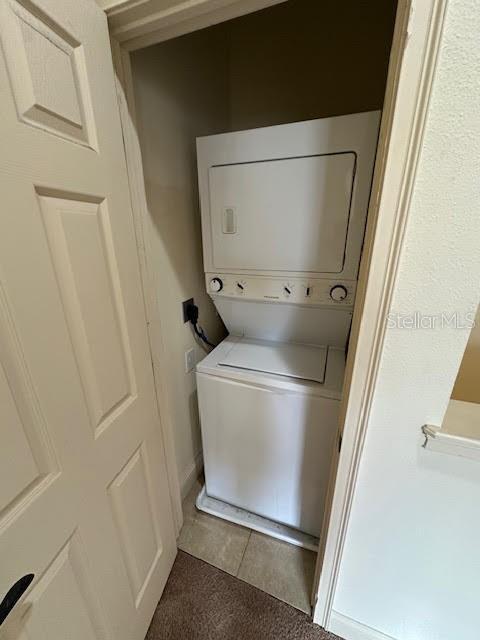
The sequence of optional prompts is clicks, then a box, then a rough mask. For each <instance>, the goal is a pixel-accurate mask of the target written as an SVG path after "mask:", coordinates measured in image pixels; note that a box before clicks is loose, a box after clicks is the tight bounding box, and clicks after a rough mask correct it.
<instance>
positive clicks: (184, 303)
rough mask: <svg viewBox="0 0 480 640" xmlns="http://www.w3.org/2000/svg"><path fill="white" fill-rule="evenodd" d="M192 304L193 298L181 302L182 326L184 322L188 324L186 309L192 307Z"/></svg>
mask: <svg viewBox="0 0 480 640" xmlns="http://www.w3.org/2000/svg"><path fill="white" fill-rule="evenodd" d="M192 304H195V303H194V300H193V298H190V299H189V300H184V302H182V312H183V322H184V324H185V322H188V316H187V309H188V307H190V306H192Z"/></svg>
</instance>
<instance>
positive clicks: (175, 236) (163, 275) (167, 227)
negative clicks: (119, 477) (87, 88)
mask: <svg viewBox="0 0 480 640" xmlns="http://www.w3.org/2000/svg"><path fill="white" fill-rule="evenodd" d="M207 37H208V46H206V43H207ZM223 48H224V42H223V36H222V34H214V33H209V34H206V33H204V32H203V33H202V32H199V33H197V34H194V35H193V36H190V37H189V38H187V39H183V40H172V41H171V42H168V43H166V44H164V45H163V46H162V47H161V48H159V47H152V48H149V49H144V50H142V51H139V52H138V53H135V54H134V55H133V56H132V65H133V77H134V83H135V93H136V107H137V118H138V122H139V125H140V126H139V128H140V142H141V146H142V155H143V162H144V172H145V182H146V191H147V201H148V206H149V214H150V221H151V223H152V227H151V234H152V243H153V247H154V253H155V257H156V264H155V269H156V271H157V281H158V282H159V291H158V295H159V297H160V311H161V314H162V321H163V325H162V330H163V332H164V335H165V349H166V358H167V367H168V371H169V376H168V385H169V388H168V390H167V391H168V393H169V397H170V406H171V410H172V413H173V415H172V418H173V425H174V429H175V445H176V454H177V464H178V469H179V476H180V484H181V486H182V485H184V484H185V482H187V483H188V478H189V474H192V473H193V471H194V465H195V463H196V462H198V454H199V453H200V451H201V441H200V430H199V421H198V410H197V398H196V385H195V375H194V373H193V372H192V373H188V374H186V373H185V368H184V367H185V365H184V353H185V351H186V350H188V349H189V348H191V347H195V349H196V355H197V359H200V358H201V357H202V355H203V353H204V352H203V350H202V349H201V348H200V347H199V346H198V345H197V344H196V342H195V340H194V338H193V336H192V331H191V328H190V326H189V325H188V324H185V325H184V324H183V321H182V306H181V305H182V301H183V300H186V299H188V298H190V297H193V298H195V302H196V303H197V304H198V305H199V307H200V313H201V316H200V322H201V324H202V326H203V327H204V329H205V330H206V332H207V334H208V335H209V337H210V336H211V338H212V339H213V340H217V339H219V338H221V337H222V336H223V325H222V323H221V321H220V319H219V318H218V316H216V314H215V310H214V307H213V305H212V303H211V300H210V298H209V297H208V296H207V295H206V292H205V286H204V281H203V263H202V253H201V251H202V249H201V232H200V217H199V208H198V194H197V177H196V157H195V138H196V136H198V135H202V134H205V133H211V132H213V131H216V130H223V129H225V127H226V123H227V110H226V106H227V102H228V101H227V99H226V96H227V85H226V68H225V58H224V56H222V55H219V53H220V50H222V51H223Z"/></svg>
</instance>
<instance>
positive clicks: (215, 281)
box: [210, 278, 223, 293]
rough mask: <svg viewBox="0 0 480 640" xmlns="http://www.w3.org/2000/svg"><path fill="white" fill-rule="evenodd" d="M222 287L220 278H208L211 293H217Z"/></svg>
mask: <svg viewBox="0 0 480 640" xmlns="http://www.w3.org/2000/svg"><path fill="white" fill-rule="evenodd" d="M222 289H223V282H222V281H221V280H220V278H212V279H211V280H210V291H211V292H212V293H218V292H219V291H221V290H222Z"/></svg>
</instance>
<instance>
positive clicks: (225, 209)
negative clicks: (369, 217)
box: [209, 152, 355, 273]
mask: <svg viewBox="0 0 480 640" xmlns="http://www.w3.org/2000/svg"><path fill="white" fill-rule="evenodd" d="M354 171H355V154H354V153H351V152H346V153H333V154H328V155H315V156H308V157H296V158H284V159H280V160H262V161H257V162H245V163H240V164H230V165H223V166H213V167H211V168H210V170H209V188H210V206H211V217H210V223H211V237H212V245H213V263H214V268H215V269H228V270H232V271H235V270H238V269H249V270H254V271H262V270H269V271H290V272H309V273H340V272H341V271H342V269H343V265H344V259H345V245H346V239H347V229H348V221H349V215H350V201H351V195H352V187H353V177H354Z"/></svg>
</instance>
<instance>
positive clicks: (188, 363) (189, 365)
mask: <svg viewBox="0 0 480 640" xmlns="http://www.w3.org/2000/svg"><path fill="white" fill-rule="evenodd" d="M193 369H195V349H189V350H188V351H185V373H190V371H193Z"/></svg>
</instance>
